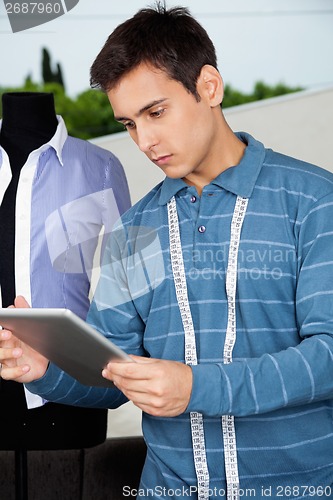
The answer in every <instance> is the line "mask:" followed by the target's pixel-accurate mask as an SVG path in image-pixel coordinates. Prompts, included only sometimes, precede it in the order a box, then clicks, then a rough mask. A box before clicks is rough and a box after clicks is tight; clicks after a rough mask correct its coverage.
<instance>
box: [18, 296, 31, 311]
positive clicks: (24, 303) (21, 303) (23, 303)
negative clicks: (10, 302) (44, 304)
mask: <svg viewBox="0 0 333 500" xmlns="http://www.w3.org/2000/svg"><path fill="white" fill-rule="evenodd" d="M14 306H15V307H18V308H20V307H30V305H29V304H28V302H27V301H26V300H25V298H24V297H22V295H19V296H18V297H16V299H15V300H14Z"/></svg>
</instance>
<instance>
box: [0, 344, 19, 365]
mask: <svg viewBox="0 0 333 500" xmlns="http://www.w3.org/2000/svg"><path fill="white" fill-rule="evenodd" d="M22 353H23V351H22V349H21V348H20V347H14V348H12V347H10V348H8V347H2V348H0V359H1V362H3V361H5V360H7V359H15V360H16V359H18V358H20V357H21V356H22Z"/></svg>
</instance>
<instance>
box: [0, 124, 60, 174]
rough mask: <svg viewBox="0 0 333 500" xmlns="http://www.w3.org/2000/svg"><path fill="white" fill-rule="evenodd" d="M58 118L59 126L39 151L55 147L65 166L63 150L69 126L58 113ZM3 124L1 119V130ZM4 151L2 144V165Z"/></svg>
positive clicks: (0, 148)
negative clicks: (67, 126)
mask: <svg viewBox="0 0 333 500" xmlns="http://www.w3.org/2000/svg"><path fill="white" fill-rule="evenodd" d="M57 120H58V126H57V129H56V132H55V134H54V136H53V137H51V139H50V140H49V142H47V143H46V144H43V145H42V146H41V147H40V148H38V150H36V151H38V153H39V154H40V153H42V152H43V151H46V150H47V149H48V148H49V147H51V148H53V149H54V151H55V153H56V155H57V158H58V160H59V163H60V164H61V165H62V166H63V165H64V162H63V158H62V152H63V147H64V144H65V142H66V139H67V137H68V132H67V128H66V125H65V122H64V120H63V118H62V117H61V116H60V115H57ZM1 125H2V120H0V130H1ZM3 153H4V149H3V148H2V147H1V146H0V165H1V164H2V161H3Z"/></svg>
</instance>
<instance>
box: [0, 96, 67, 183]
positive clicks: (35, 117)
mask: <svg viewBox="0 0 333 500" xmlns="http://www.w3.org/2000/svg"><path fill="white" fill-rule="evenodd" d="M57 126H58V120H57V117H56V114H55V109H54V100H53V95H52V94H44V93H31V92H22V93H15V92H13V93H7V94H3V96H2V126H1V130H0V145H1V146H2V147H3V148H4V150H5V151H6V153H7V154H8V156H9V160H10V166H11V169H12V172H13V174H14V172H17V171H19V170H20V169H21V168H22V166H23V165H24V163H25V162H26V160H27V158H28V156H29V154H30V153H31V151H34V150H35V149H38V148H39V147H40V146H42V145H43V144H45V143H47V142H48V141H49V140H50V139H51V138H52V137H53V136H54V134H55V132H56V130H57Z"/></svg>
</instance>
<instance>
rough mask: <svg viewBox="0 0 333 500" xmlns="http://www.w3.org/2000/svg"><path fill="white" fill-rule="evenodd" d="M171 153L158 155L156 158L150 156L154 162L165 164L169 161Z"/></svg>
mask: <svg viewBox="0 0 333 500" xmlns="http://www.w3.org/2000/svg"><path fill="white" fill-rule="evenodd" d="M170 158H171V155H161V156H158V157H157V158H152V161H153V162H154V163H156V164H157V165H159V166H161V165H165V164H166V163H168V162H169V161H170Z"/></svg>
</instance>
